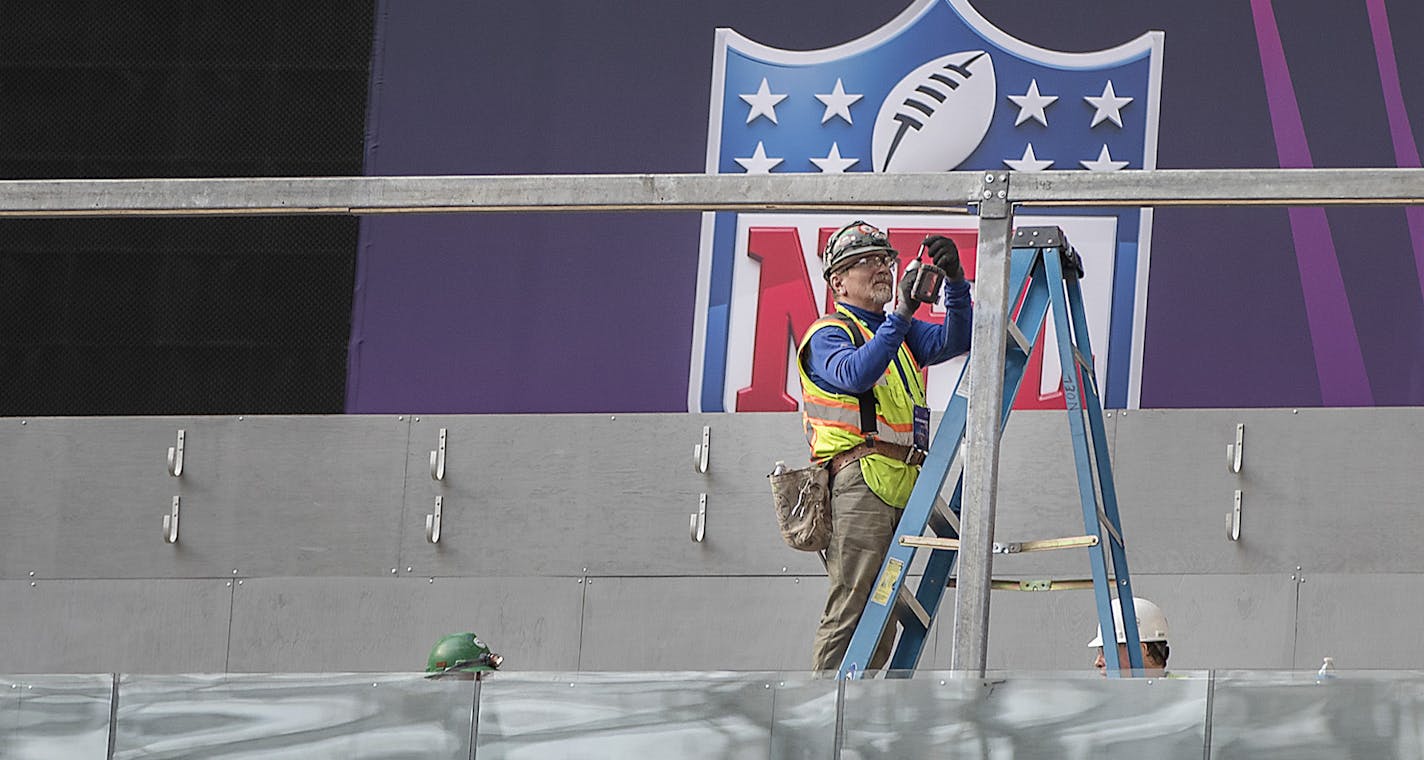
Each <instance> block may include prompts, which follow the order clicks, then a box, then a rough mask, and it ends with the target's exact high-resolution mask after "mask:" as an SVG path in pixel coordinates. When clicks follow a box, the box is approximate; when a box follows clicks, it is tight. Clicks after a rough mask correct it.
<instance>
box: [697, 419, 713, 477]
mask: <svg viewBox="0 0 1424 760" xmlns="http://www.w3.org/2000/svg"><path fill="white" fill-rule="evenodd" d="M711 453H712V426H710V425H703V426H702V443H698V444H694V445H693V447H692V466H693V467H695V468H697V471H698V472H700V473H706V472H707V460H708V457H709V456H710V455H711Z"/></svg>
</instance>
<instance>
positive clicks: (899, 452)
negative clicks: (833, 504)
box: [826, 438, 925, 478]
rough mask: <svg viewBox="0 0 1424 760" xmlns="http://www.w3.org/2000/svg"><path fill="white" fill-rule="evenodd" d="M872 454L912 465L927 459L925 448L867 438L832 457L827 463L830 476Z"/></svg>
mask: <svg viewBox="0 0 1424 760" xmlns="http://www.w3.org/2000/svg"><path fill="white" fill-rule="evenodd" d="M870 454H879V455H881V456H883V457H887V458H890V459H894V460H897V461H900V462H904V463H905V464H908V465H910V466H912V467H913V466H917V465H919V464H920V463H921V462H923V461H925V450H924V449H917V448H915V447H914V446H906V445H904V444H902V443H891V442H889V441H881V440H877V439H875V438H867V439H865V442H864V443H861V444H858V445H856V446H855V447H853V448H849V449H846V450H845V451H842V452H841V453H839V454H836V455H835V456H833V457H831V459H830V461H829V463H828V464H827V465H826V470H827V471H828V472H829V473H830V476H831V477H833V478H834V477H835V476H836V473H838V472H840V471H841V470H844V469H845V468H846V467H847V466H848V465H850V464H851V463H852V462H855V461H858V460H860V459H863V458H865V457H866V456H868V455H870Z"/></svg>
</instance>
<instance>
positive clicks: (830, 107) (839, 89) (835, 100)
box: [772, 79, 865, 124]
mask: <svg viewBox="0 0 1424 760" xmlns="http://www.w3.org/2000/svg"><path fill="white" fill-rule="evenodd" d="M863 97H865V96H864V95H847V94H846V91H845V87H844V86H843V85H842V84H841V80H840V79H837V80H836V88H835V89H834V90H831V91H830V92H829V93H826V94H825V95H820V94H818V95H816V100H819V101H821V104H822V105H824V106H825V107H826V112H825V113H824V114H822V115H821V123H822V124H825V123H826V122H828V121H830V120H831V119H832V118H834V117H836V116H839V117H841V118H842V119H845V123H847V124H850V123H851V120H850V107H851V106H853V105H855V102H856V101H857V100H860V99H861V98H863ZM772 121H775V119H773V120H772Z"/></svg>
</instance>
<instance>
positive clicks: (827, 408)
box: [796, 304, 925, 507]
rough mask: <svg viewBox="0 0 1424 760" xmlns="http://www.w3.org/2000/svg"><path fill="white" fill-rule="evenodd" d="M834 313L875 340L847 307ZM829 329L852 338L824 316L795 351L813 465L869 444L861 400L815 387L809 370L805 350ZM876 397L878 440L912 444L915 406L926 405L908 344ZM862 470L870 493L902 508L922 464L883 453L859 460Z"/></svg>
mask: <svg viewBox="0 0 1424 760" xmlns="http://www.w3.org/2000/svg"><path fill="white" fill-rule="evenodd" d="M836 311H837V313H839V314H843V315H845V316H846V317H849V318H850V319H851V320H852V322H854V324H855V326H856V327H857V328H858V329H859V330H860V331H861V334H862V335H863V336H864V337H865V340H866V341H869V340H870V339H871V338H872V337H873V334H872V333H871V332H870V329H869V328H868V327H866V326H865V323H863V322H861V321H860V320H859V319H858V318H856V316H855V315H854V314H852V313H851V312H850V311H849V310H847V309H846V308H845V307H844V306H841V305H839V304H837V305H836ZM825 327H836V328H839V329H841V330H845V331H846V332H847V333H848V334H849V333H850V329H851V328H850V325H847V324H846V323H845V322H844V321H843V320H842V319H840V318H839V317H833V316H826V317H822V318H821V319H818V320H816V321H815V322H813V323H811V327H810V329H808V330H807V331H806V334H805V335H804V336H803V337H802V338H801V343H800V345H799V347H798V348H797V362H796V368H797V370H798V371H799V372H800V373H801V400H802V404H801V409H802V412H801V413H802V418H803V419H804V421H805V425H806V440H807V442H808V443H810V444H811V461H813V462H824V461H825V460H827V459H830V458H831V457H832V456H834V455H836V454H839V453H841V452H842V451H846V450H848V449H851V448H853V447H855V446H857V445H859V444H860V443H862V442H864V441H865V433H864V432H862V431H861V429H860V399H858V398H856V397H855V396H852V395H849V394H846V393H833V392H831V391H828V390H826V389H824V388H822V387H821V386H819V385H816V383H815V382H814V381H812V380H811V376H810V375H809V374H807V372H806V347H807V346H808V345H810V343H811V336H812V335H814V334H815V333H816V331H817V330H820V329H822V328H825ZM897 367H898V368H897ZM907 380H908V381H909V382H908V385H907V384H906V381H907ZM874 395H875V417H876V427H877V428H878V431H877V432H876V434H875V437H876V438H878V439H879V440H882V441H889V442H891V443H898V444H902V445H905V446H910V445H913V444H914V442H915V406H916V405H920V406H924V405H925V378H924V375H922V374H921V373H920V365H919V363H918V362H916V361H915V357H914V355H912V354H911V353H910V348H909V346H906V345H905V344H904V343H901V344H900V349H899V351H897V352H896V354H895V359H894V360H893V361H891V362H890V365H889V366H888V367H886V368H885V374H884V376H882V377H881V378H880V380H878V381H877V382H876V383H875V388H874ZM860 471H861V473H862V474H863V475H864V476H865V482H866V484H867V485H869V486H870V490H871V491H874V492H875V495H876V496H879V497H880V498H881V499H884V500H885V503H886V504H889V505H891V506H894V507H903V506H905V504H906V503H908V502H909V501H910V491H911V490H913V489H914V487H915V478H917V477H919V474H920V468H919V466H918V465H909V464H906V463H904V462H902V461H899V460H897V459H891V458H890V457H886V456H882V455H880V454H871V455H869V456H867V457H865V458H863V459H861V460H860Z"/></svg>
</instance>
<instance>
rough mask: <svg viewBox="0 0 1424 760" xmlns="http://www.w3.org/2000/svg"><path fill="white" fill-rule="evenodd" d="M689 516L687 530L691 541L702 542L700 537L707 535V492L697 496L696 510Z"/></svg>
mask: <svg viewBox="0 0 1424 760" xmlns="http://www.w3.org/2000/svg"><path fill="white" fill-rule="evenodd" d="M691 517H692V520H691V521H690V525H689V526H688V532H689V533H690V534H691V538H692V540H693V541H696V542H698V543H702V539H703V538H704V537H705V536H706V535H707V494H705V493H704V494H701V495H699V496H698V497H697V511H696V512H693V513H692V515H691Z"/></svg>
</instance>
